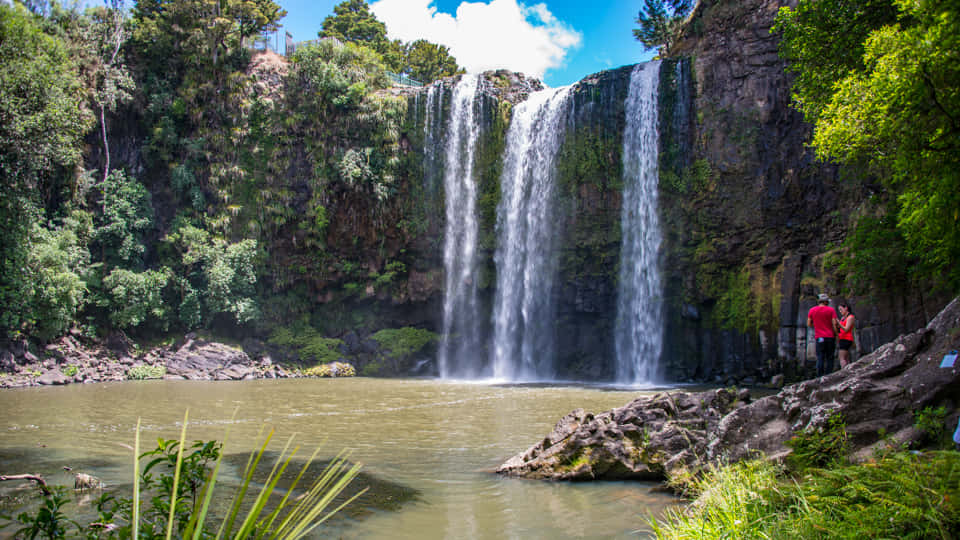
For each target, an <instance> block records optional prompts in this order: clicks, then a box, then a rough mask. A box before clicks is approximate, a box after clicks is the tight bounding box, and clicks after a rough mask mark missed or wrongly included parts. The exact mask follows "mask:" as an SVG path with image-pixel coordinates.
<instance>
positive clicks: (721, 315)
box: [661, 0, 948, 382]
mask: <svg viewBox="0 0 960 540" xmlns="http://www.w3.org/2000/svg"><path fill="white" fill-rule="evenodd" d="M796 4H797V2H796V0H747V1H740V2H732V1H727V0H704V1H702V2H701V3H700V5H699V6H698V7H697V9H696V11H695V12H694V14H693V15H692V17H691V19H690V21H689V23H688V25H687V28H686V31H685V36H684V38H683V39H682V40H681V41H680V43H679V44H678V45H677V46H676V47H674V49H673V54H674V55H675V56H676V57H677V58H686V59H689V60H690V61H691V62H692V76H693V80H692V81H691V82H692V90H693V101H692V103H691V106H692V109H693V114H692V115H690V121H691V124H692V125H693V130H694V131H693V134H692V135H693V145H692V148H691V152H690V154H689V155H686V156H684V155H683V152H676V153H674V154H673V155H662V156H661V193H662V197H661V201H662V213H663V215H664V222H665V223H666V227H665V229H666V230H665V236H666V244H665V246H666V249H665V258H666V265H665V268H666V274H667V275H666V281H667V290H666V295H667V310H668V314H667V319H668V326H667V339H666V349H665V351H664V356H663V359H664V362H665V364H666V366H665V367H666V372H667V375H668V377H669V378H671V379H674V380H685V379H696V380H707V381H711V380H713V381H718V382H720V381H727V380H730V379H740V380H743V379H744V378H746V379H747V380H748V381H749V380H750V379H751V378H753V379H755V380H759V378H761V377H767V376H769V375H770V374H771V373H776V372H781V371H786V372H787V373H788V374H789V375H796V376H799V375H802V374H803V370H804V363H805V361H807V360H811V359H812V358H813V356H814V355H813V352H812V351H813V347H812V345H813V344H812V339H809V338H808V335H807V329H806V313H807V310H808V309H809V308H810V307H812V306H813V305H814V304H815V296H816V294H817V293H820V292H827V293H829V294H831V295H833V296H835V298H834V302H835V303H836V302H837V301H839V300H843V298H838V297H836V296H838V293H839V290H838V288H837V283H836V280H835V279H834V276H832V275H831V271H830V268H829V267H827V265H825V261H826V259H827V257H828V256H830V255H832V254H834V253H835V252H836V248H837V247H838V246H839V245H840V244H841V243H842V242H843V240H844V238H845V236H846V234H847V231H848V230H849V227H850V226H851V223H850V220H849V214H850V213H851V212H852V211H853V210H854V209H855V208H856V207H857V206H858V205H859V204H860V202H861V201H862V200H863V199H865V197H866V196H867V194H866V193H865V191H864V189H863V188H860V187H856V186H857V185H858V184H856V183H854V182H850V179H851V178H850V177H851V175H852V174H854V173H853V172H850V171H842V170H838V169H837V168H836V167H835V166H832V165H829V164H825V163H822V162H818V161H817V160H816V159H815V156H814V152H813V149H812V148H811V147H810V146H809V143H810V140H811V135H812V126H810V125H809V124H806V123H805V122H804V121H803V118H802V115H801V114H800V113H799V112H797V111H795V110H794V109H792V108H791V106H790V84H791V76H790V75H789V74H788V73H787V72H786V71H785V69H786V64H785V63H784V62H783V61H782V60H781V59H780V58H779V56H778V54H777V46H778V42H779V37H778V36H777V35H775V34H771V32H770V27H771V26H772V24H773V20H774V18H775V16H776V14H777V11H778V10H779V9H780V8H781V7H784V6H789V7H794V6H795V5H796ZM680 101H682V100H680ZM677 111H680V112H682V110H680V109H676V110H675V111H674V112H675V113H676V112H677ZM680 123H681V124H682V123H683V122H680ZM681 138H682V137H681ZM661 144H663V143H661ZM670 144H671V143H670V142H667V146H668V148H669V145H670ZM672 144H674V145H675V144H676V143H672ZM684 160H685V161H684ZM664 170H666V171H668V172H667V174H664V172H663V171H664ZM670 173H673V174H674V176H670ZM846 300H849V301H850V302H851V304H852V305H853V307H854V310H855V311H856V312H857V315H858V324H859V328H858V347H859V351H860V353H862V354H866V353H868V352H870V351H872V350H874V349H876V348H877V347H878V346H879V345H881V344H882V343H886V342H887V341H889V340H891V339H893V338H894V337H895V336H897V335H898V334H900V333H902V332H904V331H910V330H914V329H916V328H918V327H921V326H923V325H924V324H926V322H927V321H929V320H930V318H931V317H932V316H933V314H935V313H936V311H937V310H938V309H939V308H940V307H942V306H943V305H945V303H946V301H947V300H948V298H945V297H944V298H924V294H923V293H922V292H921V291H909V290H902V291H872V292H871V294H870V295H869V296H868V297H863V298H847V299H846Z"/></svg>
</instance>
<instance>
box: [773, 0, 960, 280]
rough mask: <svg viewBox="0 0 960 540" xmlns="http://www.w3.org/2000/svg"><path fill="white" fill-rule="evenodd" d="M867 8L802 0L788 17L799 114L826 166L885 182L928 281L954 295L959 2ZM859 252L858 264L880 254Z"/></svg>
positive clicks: (785, 11)
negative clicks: (852, 170)
mask: <svg viewBox="0 0 960 540" xmlns="http://www.w3.org/2000/svg"><path fill="white" fill-rule="evenodd" d="M860 4H861V2H852V1H842V0H818V1H816V2H813V1H810V0H803V1H801V3H800V4H799V5H798V7H797V9H796V10H791V9H789V8H782V9H781V12H780V15H779V16H778V23H777V27H776V29H777V30H780V31H782V32H783V43H782V45H781V51H782V53H783V54H784V55H785V56H786V57H787V58H788V59H790V60H791V61H792V62H793V63H792V65H791V69H793V70H796V71H797V72H798V74H799V76H798V79H797V83H796V86H795V87H794V91H795V100H796V103H797V106H798V107H799V108H800V109H801V110H802V111H803V112H804V113H805V114H806V116H807V118H808V119H810V120H812V121H814V122H815V134H814V145H815V146H816V148H817V155H818V156H819V157H820V158H821V159H825V160H833V161H836V162H838V163H841V164H847V165H851V166H854V167H856V168H857V169H858V170H859V171H861V172H862V174H864V176H866V177H867V178H875V179H878V180H879V181H880V182H881V185H882V186H883V188H884V189H885V190H886V192H887V193H886V195H885V198H886V200H887V202H888V204H887V205H886V210H887V212H890V213H893V214H894V215H895V220H896V230H897V231H898V232H899V234H900V235H902V237H903V238H904V240H905V246H906V249H907V251H908V252H909V254H910V255H912V256H913V257H915V258H916V260H918V261H920V263H921V266H920V268H919V271H920V273H921V277H924V278H926V279H928V280H933V281H935V282H936V281H940V282H941V283H942V282H946V283H945V284H946V285H948V286H950V287H951V288H953V289H958V288H960V268H958V266H957V264H956V261H957V260H960V210H958V209H960V3H958V2H957V1H956V0H924V1H920V0H890V1H887V2H882V1H879V0H876V1H872V2H867V3H866V4H869V5H866V6H861V5H860ZM838 27H839V28H840V29H842V30H841V31H839V32H838V30H837V28H838ZM828 35H829V36H831V37H836V38H838V39H839V41H833V42H832V41H831V40H830V39H824V38H825V37H826V36H828ZM838 47H839V48H840V49H842V50H836V49H837V48H838ZM871 222H872V221H870V220H865V221H864V222H863V223H862V224H861V226H863V225H865V224H867V223H871ZM853 238H861V239H863V238H871V236H869V235H864V234H858V235H854V236H853ZM890 246H891V248H895V246H896V243H892V244H890ZM852 247H853V248H854V249H853V252H852V254H851V256H852V257H854V258H857V257H858V256H859V255H860V254H863V253H864V252H865V251H866V250H868V249H871V250H875V249H877V248H878V247H879V246H873V245H857V244H853V245H852ZM874 259H875V257H874ZM854 266H855V267H856V266H859V265H854Z"/></svg>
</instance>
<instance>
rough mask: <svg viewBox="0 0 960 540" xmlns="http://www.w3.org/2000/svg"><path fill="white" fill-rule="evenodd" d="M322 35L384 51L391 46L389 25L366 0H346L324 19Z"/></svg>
mask: <svg viewBox="0 0 960 540" xmlns="http://www.w3.org/2000/svg"><path fill="white" fill-rule="evenodd" d="M320 37H323V38H328V37H329V38H336V39H339V40H340V41H349V42H351V43H356V44H358V45H364V46H367V47H370V48H371V49H373V50H375V51H377V52H380V53H383V52H384V51H385V50H386V48H387V47H388V46H389V43H390V41H389V40H388V39H387V25H385V24H384V23H383V22H381V21H380V20H379V19H377V17H376V15H374V14H373V13H371V12H370V6H369V5H367V2H366V0H344V1H343V2H341V3H339V4H337V5H336V6H334V8H333V15H328V16H327V18H325V19H324V20H323V26H322V29H321V30H320Z"/></svg>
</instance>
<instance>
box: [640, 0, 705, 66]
mask: <svg viewBox="0 0 960 540" xmlns="http://www.w3.org/2000/svg"><path fill="white" fill-rule="evenodd" d="M693 6H694V2H693V0H643V6H642V7H641V8H640V13H639V14H638V15H637V20H636V23H637V24H639V25H640V28H634V30H633V37H634V39H636V40H637V41H639V42H640V43H643V46H644V47H646V48H647V49H653V48H656V47H660V48H661V50H660V52H661V54H662V55H666V54H668V53H669V52H670V49H671V48H672V47H673V44H674V42H676V40H677V38H679V37H680V29H681V27H682V24H683V21H684V19H686V17H687V15H689V14H690V10H691V9H693Z"/></svg>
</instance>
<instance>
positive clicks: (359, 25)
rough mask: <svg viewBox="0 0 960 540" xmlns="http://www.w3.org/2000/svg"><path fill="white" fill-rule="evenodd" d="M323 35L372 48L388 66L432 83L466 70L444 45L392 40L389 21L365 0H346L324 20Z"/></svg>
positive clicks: (420, 41)
mask: <svg viewBox="0 0 960 540" xmlns="http://www.w3.org/2000/svg"><path fill="white" fill-rule="evenodd" d="M320 37H330V38H336V39H339V40H340V41H346V42H350V43H355V44H357V45H361V46H364V47H368V48H370V49H373V50H374V51H376V52H377V53H379V54H380V56H381V57H382V58H383V62H384V64H385V65H386V67H387V69H389V70H391V71H394V72H396V73H403V74H406V75H409V76H410V77H412V78H414V79H416V80H418V81H421V82H424V83H429V82H432V81H435V80H437V79H439V78H441V77H448V76H451V75H456V74H458V73H463V69H461V68H460V67H459V66H458V65H457V59H456V58H454V57H453V56H451V55H450V49H449V48H447V47H446V46H445V45H438V44H435V43H431V42H429V41H427V40H424V39H418V40H416V41H414V42H412V43H404V42H402V41H401V40H393V41H391V40H390V39H389V38H388V37H387V25H386V24H384V23H383V22H381V21H380V20H379V19H377V17H376V15H374V14H373V13H372V12H371V11H370V6H369V5H367V2H366V0H345V1H344V2H341V3H340V4H338V5H337V6H335V7H334V8H333V15H329V16H327V18H325V19H324V20H323V28H322V30H321V31H320Z"/></svg>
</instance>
